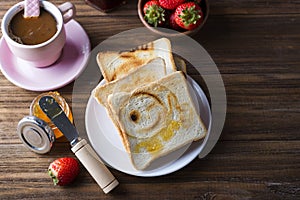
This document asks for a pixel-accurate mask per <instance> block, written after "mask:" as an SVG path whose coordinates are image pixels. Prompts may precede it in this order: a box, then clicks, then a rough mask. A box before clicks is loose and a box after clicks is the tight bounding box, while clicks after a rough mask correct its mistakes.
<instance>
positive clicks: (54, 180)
mask: <svg viewBox="0 0 300 200" xmlns="http://www.w3.org/2000/svg"><path fill="white" fill-rule="evenodd" d="M48 174H49V176H50V177H51V178H52V181H53V184H54V185H57V184H58V182H59V180H58V178H57V177H56V176H55V175H54V174H53V173H52V170H51V169H48Z"/></svg>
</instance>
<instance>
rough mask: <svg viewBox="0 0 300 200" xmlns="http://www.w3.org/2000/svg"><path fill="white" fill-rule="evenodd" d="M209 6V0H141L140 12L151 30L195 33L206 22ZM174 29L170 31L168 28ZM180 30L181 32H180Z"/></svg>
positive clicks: (162, 32)
mask: <svg viewBox="0 0 300 200" xmlns="http://www.w3.org/2000/svg"><path fill="white" fill-rule="evenodd" d="M208 12H209V7H208V2H207V0H139V2H138V14H139V18H140V20H141V21H142V23H143V24H144V25H145V26H146V27H147V28H148V29H150V30H151V31H153V32H155V33H158V34H161V35H169V36H174V35H178V34H181V33H184V34H186V35H194V34H195V33H197V32H198V31H199V30H200V29H201V28H202V27H203V25H204V24H205V22H206V20H207V17H208ZM170 29H171V30H174V31H171V32H170V31H168V30H170ZM178 32H179V33H178Z"/></svg>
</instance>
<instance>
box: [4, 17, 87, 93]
mask: <svg viewBox="0 0 300 200" xmlns="http://www.w3.org/2000/svg"><path fill="white" fill-rule="evenodd" d="M65 29H66V35H67V40H66V45H65V47H64V49H63V53H62V55H61V57H60V58H59V60H58V61H56V63H54V64H53V65H51V66H49V67H46V68H35V67H32V66H30V65H29V64H28V63H26V61H24V60H21V59H19V58H16V57H15V56H14V55H13V54H12V52H11V51H10V50H9V49H8V46H7V44H6V41H5V40H4V39H3V38H1V40H0V69H1V72H2V73H3V75H4V76H5V77H6V78H7V79H8V80H9V81H10V82H12V83H13V84H15V85H16V86H18V87H21V88H24V89H27V90H32V91H48V90H55V89H58V88H60V87H63V86H65V85H67V84H68V83H70V82H72V81H73V80H75V79H76V78H77V77H78V76H79V75H80V74H81V73H82V72H83V70H84V69H85V67H86V65H87V62H88V58H89V54H90V49H91V47H90V41H89V38H88V36H87V34H86V32H85V31H84V29H83V28H82V27H81V25H80V24H79V23H78V22H76V21H75V20H71V21H70V22H69V23H67V24H66V25H65Z"/></svg>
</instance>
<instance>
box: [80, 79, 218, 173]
mask: <svg viewBox="0 0 300 200" xmlns="http://www.w3.org/2000/svg"><path fill="white" fill-rule="evenodd" d="M188 82H189V83H190V88H189V89H190V94H191V96H192V98H193V101H194V104H195V106H196V110H197V111H198V113H199V114H200V116H201V118H202V120H203V122H204V124H205V125H206V127H207V128H208V134H207V136H206V137H208V138H205V139H203V140H200V141H197V142H193V143H191V144H189V145H186V146H185V147H183V148H181V149H179V150H177V151H175V152H173V153H171V154H168V155H166V156H164V157H161V158H159V159H157V160H155V161H154V162H153V163H152V164H151V165H150V166H149V167H148V168H147V169H146V170H143V171H138V170H136V169H135V168H134V167H133V165H132V164H131V161H130V158H129V156H128V154H127V153H126V151H125V149H124V147H123V144H122V141H121V138H120V136H119V134H118V132H117V130H116V128H115V126H114V125H113V122H112V121H111V120H110V118H109V117H108V115H107V113H106V110H105V108H104V107H103V106H102V105H100V104H98V103H97V102H96V100H95V99H94V98H93V97H92V96H90V98H89V100H88V104H87V107H86V113H85V125H86V130H87V135H88V137H89V141H90V143H91V145H92V146H93V148H94V149H95V151H96V152H97V153H98V155H99V156H100V157H101V159H102V160H103V161H104V162H105V163H106V164H107V165H109V166H110V167H113V168H115V169H117V170H119V171H121V172H124V173H127V174H130V175H135V176H142V177H154V176H161V175H165V174H169V173H172V172H175V171H177V170H179V169H181V168H182V167H184V166H186V165H187V164H189V163H190V162H191V161H192V160H193V159H194V158H196V157H197V156H198V154H199V153H200V152H201V150H202V149H203V147H204V145H205V144H204V141H205V143H206V142H209V136H210V129H211V120H212V119H211V110H210V106H209V102H208V100H207V98H206V96H205V94H204V92H203V91H202V89H201V88H200V86H199V85H198V84H197V82H195V81H194V80H193V79H192V78H190V77H189V76H188ZM99 84H104V81H101V82H100V83H99Z"/></svg>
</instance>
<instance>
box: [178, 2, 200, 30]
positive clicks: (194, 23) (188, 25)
mask: <svg viewBox="0 0 300 200" xmlns="http://www.w3.org/2000/svg"><path fill="white" fill-rule="evenodd" d="M175 13H176V14H175V15H176V16H175V21H176V23H177V24H178V25H179V26H180V27H182V28H184V29H187V30H192V29H195V28H196V27H198V26H199V25H200V24H201V22H202V21H203V12H202V10H201V8H200V6H198V5H197V4H196V3H194V2H187V3H184V4H181V5H180V6H178V7H177V8H176V10H175Z"/></svg>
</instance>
